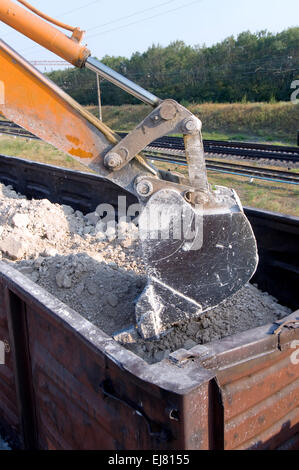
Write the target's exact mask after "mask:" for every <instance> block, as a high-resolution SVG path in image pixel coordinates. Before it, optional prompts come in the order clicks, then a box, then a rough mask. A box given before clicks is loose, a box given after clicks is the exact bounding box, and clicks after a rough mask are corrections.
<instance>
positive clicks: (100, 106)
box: [96, 73, 102, 121]
mask: <svg viewBox="0 0 299 470" xmlns="http://www.w3.org/2000/svg"><path fill="white" fill-rule="evenodd" d="M96 75H97V90H98V106H99V119H100V121H102V102H101V83H100V82H101V79H100V75H99V74H98V73H97V74H96Z"/></svg>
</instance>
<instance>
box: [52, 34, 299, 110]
mask: <svg viewBox="0 0 299 470" xmlns="http://www.w3.org/2000/svg"><path fill="white" fill-rule="evenodd" d="M102 62H103V63H104V64H106V65H108V66H109V67H111V68H113V69H114V70H116V71H118V72H120V73H122V74H123V75H125V76H126V77H128V78H130V79H131V80H133V81H135V82H136V83H138V84H139V85H141V86H143V87H144V88H146V89H148V90H149V91H151V92H152V93H154V94H156V95H157V96H159V97H160V98H173V99H176V100H177V101H179V102H181V103H185V104H186V103H188V102H196V103H202V102H218V103H223V102H237V101H251V102H254V101H268V102H269V101H288V100H289V99H290V95H291V91H292V90H291V88H290V87H291V83H292V81H294V80H296V79H299V27H294V28H289V29H287V30H285V31H282V32H280V33H277V34H273V33H270V32H268V31H260V32H257V33H251V32H249V31H246V32H243V33H241V34H239V35H238V36H237V37H236V38H235V37H233V36H230V37H228V38H227V39H225V40H224V41H222V42H220V43H217V44H215V45H213V46H210V47H207V46H206V45H201V46H188V45H186V44H185V43H184V42H183V41H175V42H172V43H171V44H170V45H169V46H167V47H162V46H160V45H152V46H151V47H150V48H149V49H148V50H147V51H146V52H144V53H139V52H135V53H134V54H133V55H132V56H131V57H130V58H126V57H113V56H105V57H104V58H103V59H102ZM47 75H48V76H49V77H50V78H51V80H53V81H54V82H55V83H57V84H58V85H59V86H60V87H61V88H63V89H64V90H65V91H66V92H67V93H68V94H70V95H71V96H72V97H73V98H75V99H76V100H77V101H79V102H80V103H81V104H83V105H87V104H96V103H97V86H96V76H95V73H94V72H92V71H90V70H88V69H75V68H69V69H65V70H56V71H53V72H50V73H48V74H47ZM101 92H102V104H103V105H121V104H134V103H137V102H138V101H137V100H136V99H135V98H134V97H131V96H130V95H128V94H127V93H125V92H123V91H122V90H120V89H118V88H117V87H115V86H114V85H112V84H110V83H108V82H107V81H106V80H101Z"/></svg>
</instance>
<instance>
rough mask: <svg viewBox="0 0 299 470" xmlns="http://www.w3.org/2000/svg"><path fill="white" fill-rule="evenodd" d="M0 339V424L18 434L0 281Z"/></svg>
mask: <svg viewBox="0 0 299 470" xmlns="http://www.w3.org/2000/svg"><path fill="white" fill-rule="evenodd" d="M0 339H1V341H4V343H5V344H6V348H5V349H6V351H5V364H3V365H1V364H0V422H1V424H2V426H5V427H6V426H7V425H9V426H10V429H11V431H12V432H13V433H15V434H20V432H21V429H20V420H19V411H18V402H17V395H16V385H15V378H14V365H13V356H12V351H11V345H10V337H9V331H8V323H7V316H6V305H5V298H4V284H3V282H2V281H1V280H0Z"/></svg>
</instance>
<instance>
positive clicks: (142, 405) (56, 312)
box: [0, 263, 299, 449]
mask: <svg viewBox="0 0 299 470" xmlns="http://www.w3.org/2000/svg"><path fill="white" fill-rule="evenodd" d="M0 276H1V289H0V295H2V293H3V289H8V291H9V292H10V293H11V294H10V296H11V295H12V296H13V299H15V300H14V301H15V302H17V303H16V305H18V303H19V304H20V305H25V306H26V308H25V310H24V313H25V317H26V325H27V328H26V329H23V330H22V331H23V333H22V334H23V335H25V336H26V335H27V339H26V338H24V339H23V342H24V344H27V345H28V352H29V354H28V355H27V357H28V358H30V361H29V365H30V370H29V371H28V375H27V378H26V377H24V376H23V377H22V374H20V372H17V370H15V372H11V374H12V377H14V376H15V374H17V377H16V382H15V381H13V382H12V384H14V387H11V388H10V389H7V388H6V389H5V391H6V392H7V393H8V397H9V400H10V402H11V404H10V408H12V407H14V409H15V410H18V411H16V412H15V414H16V419H17V421H18V420H20V418H21V416H22V413H21V410H22V407H21V403H22V397H21V400H20V397H19V399H17V395H16V393H15V391H14V390H13V389H16V384H18V383H19V384H20V383H22V381H23V383H24V382H26V381H27V385H26V387H27V389H30V388H31V389H32V395H31V396H32V404H33V410H32V414H33V415H34V419H35V421H33V422H34V423H35V425H34V426H33V427H35V430H36V444H35V445H36V447H37V448H40V449H222V448H225V449H241V448H244V449H248V448H262V449H264V448H278V447H280V446H283V445H286V446H289V447H291V446H294V445H295V444H294V442H295V443H296V440H295V436H296V434H297V433H298V426H299V416H298V403H297V401H298V397H299V393H298V389H299V370H298V369H299V368H298V365H294V364H292V362H291V361H290V354H291V352H293V350H292V349H291V346H290V341H289V342H288V346H287V341H286V342H285V349H284V351H280V350H279V349H278V337H277V336H276V335H273V334H271V329H272V330H273V325H265V326H264V327H259V328H256V329H254V330H251V331H249V332H246V333H241V334H238V335H235V336H234V337H231V338H224V339H223V340H220V341H216V342H214V343H209V344H207V345H205V346H201V345H199V346H196V347H194V348H192V349H191V350H190V351H188V354H187V355H186V354H184V351H181V353H180V354H179V353H178V354H177V355H175V354H174V355H173V356H174V357H176V359H177V361H168V360H166V359H165V360H163V361H161V362H160V363H157V364H154V365H149V364H147V363H145V362H144V361H143V360H142V359H140V358H139V357H137V356H135V355H134V354H133V353H131V352H130V351H128V350H126V349H124V348H123V347H122V346H120V345H119V344H117V343H116V342H115V341H113V340H112V339H111V338H110V337H109V336H107V335H105V334H104V333H103V332H101V331H100V330H99V329H98V328H96V327H95V326H93V325H90V324H89V323H88V322H87V321H86V320H85V319H83V318H82V317H81V316H80V315H79V314H78V313H76V312H74V311H73V310H71V309H70V308H69V307H67V306H66V305H64V304H62V303H61V302H60V301H58V300H57V299H56V298H54V297H53V296H51V295H50V294H48V293H47V292H46V291H44V289H42V288H40V287H38V286H36V285H35V284H34V283H32V282H31V281H30V280H29V279H27V278H25V277H24V276H23V275H22V274H21V273H19V272H16V271H15V270H14V269H13V268H11V267H10V266H7V265H6V264H4V263H0ZM17 299H19V300H17ZM5 308H6V310H5V309H3V310H2V317H4V316H11V311H9V310H11V306H9V305H7V304H6V307H5ZM25 317H24V318H25ZM0 318H1V317H0ZM296 318H298V312H295V313H293V314H292V315H290V316H289V317H288V318H287V319H286V321H293V320H295V319H296ZM2 325H3V319H2ZM2 331H3V333H4V336H5V337H6V338H8V336H9V334H10V336H11V335H13V336H14V335H16V329H13V328H12V329H10V333H8V330H7V327H6V330H5V329H4V330H2ZM294 331H295V332H296V335H297V338H298V331H299V330H298V329H296V330H294ZM269 332H270V334H269ZM288 332H289V330H287V329H284V330H282V331H281V333H280V336H281V337H282V338H283V337H287V335H288ZM3 333H2V334H3ZM269 338H272V341H269ZM290 338H291V339H293V336H291V337H290ZM273 340H274V342H273ZM275 341H276V342H275ZM9 342H10V343H11V344H13V343H14V341H13V338H11V337H10V338H9ZM10 355H11V356H14V355H15V352H14V349H13V350H12V352H11V353H10ZM12 359H13V361H16V360H20V359H18V358H17V357H16V356H15V357H12ZM20 381H21V382H20ZM17 387H18V385H17ZM26 387H25V388H26ZM3 391H4V385H3V371H2V369H0V395H1V396H2V394H3ZM6 409H7V400H6V401H4V402H3V401H1V402H0V412H1V416H2V415H4V413H5V410H6ZM6 420H7V421H8V423H10V424H11V425H13V423H14V426H15V427H16V429H18V432H19V433H22V431H21V429H23V432H24V426H23V428H21V427H20V426H19V427H18V426H16V423H15V422H14V420H13V417H12V416H11V415H9V414H8V413H6ZM25 429H26V427H25ZM28 432H29V431H28V429H27V434H28ZM25 437H26V436H25ZM29 437H30V436H29ZM31 438H32V436H31ZM27 439H28V435H27ZM23 440H24V441H25V442H26V439H24V437H23Z"/></svg>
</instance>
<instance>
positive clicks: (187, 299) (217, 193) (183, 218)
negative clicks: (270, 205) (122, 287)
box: [136, 187, 258, 338]
mask: <svg viewBox="0 0 299 470" xmlns="http://www.w3.org/2000/svg"><path fill="white" fill-rule="evenodd" d="M213 193H214V194H213V196H214V201H215V204H214V207H211V204H209V203H207V204H201V205H197V207H193V206H192V205H190V204H188V203H187V202H186V201H185V200H184V198H183V197H182V196H181V195H180V194H178V192H176V191H171V190H161V191H158V192H157V193H155V194H154V195H153V196H152V197H151V198H150V200H149V201H148V203H147V205H146V206H145V208H144V210H143V212H142V214H141V216H140V219H139V229H140V236H141V242H142V245H143V253H144V257H145V263H146V266H147V274H148V283H147V286H146V288H145V290H144V291H143V293H142V295H141V297H140V298H139V300H138V302H137V305H136V320H137V326H138V331H139V333H140V334H141V336H142V337H144V338H157V337H159V335H160V334H161V333H163V332H165V331H167V329H169V328H170V327H171V326H172V325H174V324H176V323H179V322H181V321H183V320H186V319H190V318H191V317H198V316H199V315H200V314H201V313H203V312H205V311H207V310H209V309H212V308H213V307H215V306H217V305H218V304H219V303H220V302H222V301H223V300H224V299H226V298H227V297H229V296H231V295H232V294H234V293H235V292H236V291H237V290H239V289H240V288H241V287H242V286H243V285H244V284H245V283H246V282H247V281H248V280H249V279H250V278H251V276H252V275H253V273H254V271H255V269H256V266H257V261H258V257H257V247H256V242H255V238H254V234H253V232H252V228H251V226H250V224H249V222H248V220H247V218H246V217H245V215H244V212H243V210H242V207H241V204H240V201H239V199H238V197H237V195H236V193H235V192H234V191H233V190H230V189H227V188H224V187H218V188H216V189H215V190H214V191H213Z"/></svg>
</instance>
